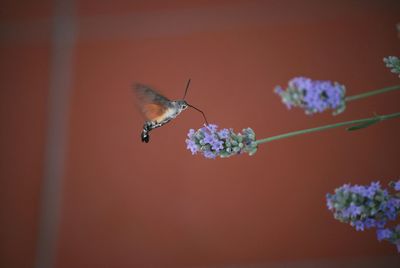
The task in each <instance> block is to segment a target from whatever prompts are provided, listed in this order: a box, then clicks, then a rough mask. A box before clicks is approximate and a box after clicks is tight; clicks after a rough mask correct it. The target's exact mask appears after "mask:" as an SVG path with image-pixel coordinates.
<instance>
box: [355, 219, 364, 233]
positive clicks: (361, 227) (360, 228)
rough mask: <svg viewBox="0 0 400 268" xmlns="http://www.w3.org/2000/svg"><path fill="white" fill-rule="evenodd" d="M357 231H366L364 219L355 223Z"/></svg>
mask: <svg viewBox="0 0 400 268" xmlns="http://www.w3.org/2000/svg"><path fill="white" fill-rule="evenodd" d="M354 225H355V227H356V231H364V223H363V222H362V221H356V222H355V223H354Z"/></svg>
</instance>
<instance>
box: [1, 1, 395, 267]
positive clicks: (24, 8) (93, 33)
mask: <svg viewBox="0 0 400 268" xmlns="http://www.w3.org/2000/svg"><path fill="white" fill-rule="evenodd" d="M398 22H400V2H399V1H396V0H392V1H390V0H384V1H361V0H351V1H317V0H307V1H275V0H270V1H253V0H229V1H228V0H214V1H208V0H199V1H179V0H171V1H162V0H158V1H135V0H133V1H122V0H120V1H102V0H100V1H94V0H74V1H67V0H55V1H50V0H43V1H12V0H3V1H1V4H0V59H1V60H0V94H1V95H0V96H1V97H0V102H1V103H0V109H1V113H0V116H1V118H0V120H1V121H0V125H1V128H0V146H1V156H0V179H1V180H0V266H1V267H21V268H22V267H37V268H39V267H40V268H42V267H43V268H48V267H57V268H64V267H75V268H80V267H337V266H339V265H340V266H342V267H399V264H400V257H399V255H398V253H397V252H396V248H395V246H393V245H391V244H389V243H387V242H381V243H379V242H378V241H377V240H376V235H375V232H374V231H373V230H370V231H365V232H356V231H355V230H354V229H353V228H351V227H350V226H349V225H347V224H342V223H340V222H338V221H336V220H334V219H333V217H332V214H331V212H329V211H328V209H327V208H326V205H325V194H326V193H327V192H332V191H333V190H334V188H336V187H338V186H340V185H342V184H344V183H348V182H352V183H359V184H367V183H370V182H371V181H375V180H380V181H381V182H382V184H384V185H385V184H386V183H387V182H389V181H390V180H396V179H398V178H399V176H400V164H399V151H400V144H399V135H400V124H399V120H398V119H393V120H389V121H385V122H383V123H380V124H378V125H375V126H372V127H370V128H367V129H364V130H362V131H356V132H353V133H348V132H346V131H345V130H344V129H334V130H330V131H326V132H320V133H314V134H309V135H302V136H298V137H294V138H290V139H285V140H279V141H276V142H273V143H268V144H264V145H261V146H260V148H259V151H258V152H257V154H256V155H254V156H252V157H249V156H247V155H242V156H237V157H232V158H229V159H217V160H207V159H204V158H203V157H201V156H192V155H191V153H190V152H189V151H188V150H187V149H186V144H185V138H186V135H187V132H188V129H190V128H195V129H197V128H199V127H201V125H202V124H203V120H202V117H201V115H200V114H199V113H197V112H195V111H194V110H190V109H189V110H187V111H185V112H184V113H182V115H180V116H179V117H178V118H177V119H176V120H174V121H173V122H171V123H169V124H167V125H165V126H163V127H162V128H159V129H157V130H154V131H153V132H152V136H151V141H150V143H149V144H143V143H141V141H140V131H141V128H142V125H143V122H144V119H143V117H142V116H141V114H140V112H139V110H138V109H137V107H136V106H135V98H134V95H133V93H132V90H131V89H132V85H133V84H134V83H135V82H141V83H144V84H149V85H152V86H154V88H156V89H158V90H159V91H160V92H162V93H163V94H164V95H165V96H167V97H169V98H171V99H178V98H181V97H182V95H183V92H184V88H185V85H186V82H187V80H188V78H191V79H192V84H191V88H190V90H189V93H188V96H187V100H188V102H190V103H191V104H193V105H195V106H197V107H199V108H201V109H202V110H203V111H205V113H206V114H207V117H208V120H209V121H210V122H212V123H215V124H217V125H219V126H220V127H227V128H230V127H232V128H234V129H235V130H237V131H239V130H241V129H242V128H245V127H251V128H253V129H254V130H255V132H256V135H257V137H258V138H264V137H268V136H273V135H278V134H282V133H286V132H289V131H294V130H299V129H304V128H309V127H316V126H319V125H323V124H331V123H334V122H340V121H345V120H352V119H358V118H363V117H369V116H372V115H373V114H374V113H378V114H387V113H394V112H398V111H399V109H400V95H399V93H398V92H391V93H386V94H383V95H379V96H376V97H373V98H368V99H363V100H359V101H355V102H352V103H350V104H349V106H348V107H347V110H346V111H345V112H344V113H343V114H341V115H338V116H335V117H333V116H331V114H330V113H329V112H326V113H324V114H321V115H315V116H312V117H309V116H306V115H304V113H303V111H301V110H297V109H296V110H291V111H288V110H287V109H286V107H285V106H284V105H283V104H282V103H281V101H280V99H279V97H278V96H277V95H275V94H274V93H273V89H274V87H275V86H276V85H282V86H285V85H286V84H287V81H288V80H289V79H291V78H293V77H294V76H300V75H303V76H309V77H311V78H313V79H322V80H334V81H338V82H340V83H342V84H345V85H346V88H347V92H348V95H354V94H358V93H361V92H365V91H368V90H373V89H378V88H382V87H386V86H391V85H395V84H399V79H398V77H397V76H396V75H394V74H392V73H390V71H389V70H388V69H387V68H385V66H384V64H383V62H382V58H383V57H384V56H389V55H397V56H399V55H400V39H399V38H398V36H397V32H396V23H398Z"/></svg>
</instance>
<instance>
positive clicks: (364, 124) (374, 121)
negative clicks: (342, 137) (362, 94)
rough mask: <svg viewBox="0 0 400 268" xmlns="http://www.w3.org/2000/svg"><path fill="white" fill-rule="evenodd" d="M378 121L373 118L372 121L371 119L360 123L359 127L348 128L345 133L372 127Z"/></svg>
mask: <svg viewBox="0 0 400 268" xmlns="http://www.w3.org/2000/svg"><path fill="white" fill-rule="evenodd" d="M379 121H381V120H380V119H379V118H374V119H371V120H369V121H367V122H364V123H361V124H359V125H356V126H352V127H349V128H347V131H354V130H359V129H363V128H366V127H369V126H372V125H374V124H376V123H378V122H379Z"/></svg>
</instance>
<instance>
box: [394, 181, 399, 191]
mask: <svg viewBox="0 0 400 268" xmlns="http://www.w3.org/2000/svg"><path fill="white" fill-rule="evenodd" d="M393 188H394V189H395V190H396V191H400V180H398V181H397V182H395V183H394V187H393Z"/></svg>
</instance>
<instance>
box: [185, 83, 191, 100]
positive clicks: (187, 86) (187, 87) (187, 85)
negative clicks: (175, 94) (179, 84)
mask: <svg viewBox="0 0 400 268" xmlns="http://www.w3.org/2000/svg"><path fill="white" fill-rule="evenodd" d="M190 80H191V79H190V78H189V80H188V82H187V84H186V89H185V94H183V100H185V97H186V93H187V91H188V89H189V85H190Z"/></svg>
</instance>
